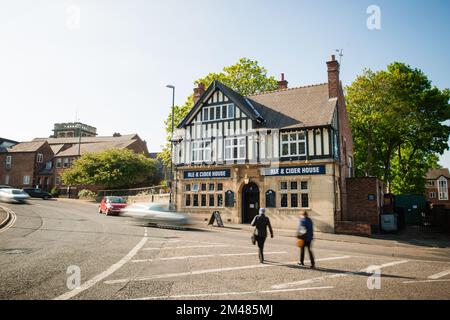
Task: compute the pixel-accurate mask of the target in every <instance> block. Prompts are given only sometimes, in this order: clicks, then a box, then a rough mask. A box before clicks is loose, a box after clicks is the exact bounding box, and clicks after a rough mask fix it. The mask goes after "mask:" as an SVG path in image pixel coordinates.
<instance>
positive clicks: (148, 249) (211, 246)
mask: <svg viewBox="0 0 450 320" xmlns="http://www.w3.org/2000/svg"><path fill="white" fill-rule="evenodd" d="M227 247H231V246H230V245H227V244H220V245H217V244H216V245H199V246H180V247H162V248H144V249H142V250H145V251H154V250H171V249H194V248H227Z"/></svg>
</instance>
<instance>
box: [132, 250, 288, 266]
mask: <svg viewBox="0 0 450 320" xmlns="http://www.w3.org/2000/svg"><path fill="white" fill-rule="evenodd" d="M269 254H287V252H286V251H279V252H264V255H269ZM255 255H258V253H256V252H251V253H221V254H203V255H193V256H181V257H168V258H157V259H142V260H133V261H131V262H135V263H137V262H153V261H160V260H163V261H165V260H185V259H203V258H214V257H234V256H255Z"/></svg>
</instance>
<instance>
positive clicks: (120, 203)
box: [98, 197, 127, 216]
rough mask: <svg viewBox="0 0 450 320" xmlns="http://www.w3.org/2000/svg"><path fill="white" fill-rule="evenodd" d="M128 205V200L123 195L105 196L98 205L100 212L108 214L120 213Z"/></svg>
mask: <svg viewBox="0 0 450 320" xmlns="http://www.w3.org/2000/svg"><path fill="white" fill-rule="evenodd" d="M126 206H127V202H126V201H125V199H124V198H122V197H103V199H102V201H101V202H100V204H99V205H98V213H104V214H106V215H107V216H109V215H112V214H118V213H119V212H120V210H122V209H123V208H125V207H126Z"/></svg>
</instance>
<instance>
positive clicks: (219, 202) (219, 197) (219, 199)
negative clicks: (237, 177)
mask: <svg viewBox="0 0 450 320" xmlns="http://www.w3.org/2000/svg"><path fill="white" fill-rule="evenodd" d="M217 206H218V207H223V194H221V193H218V194H217Z"/></svg>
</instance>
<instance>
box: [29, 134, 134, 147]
mask: <svg viewBox="0 0 450 320" xmlns="http://www.w3.org/2000/svg"><path fill="white" fill-rule="evenodd" d="M136 137H137V134H127V135H123V136H118V137H111V136H106V137H82V138H81V143H82V144H83V143H97V142H111V141H130V140H132V139H135V138H136ZM33 141H47V142H48V143H49V144H50V145H55V144H66V143H68V144H75V143H76V144H78V142H79V138H78V137H74V138H36V139H34V140H33Z"/></svg>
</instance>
